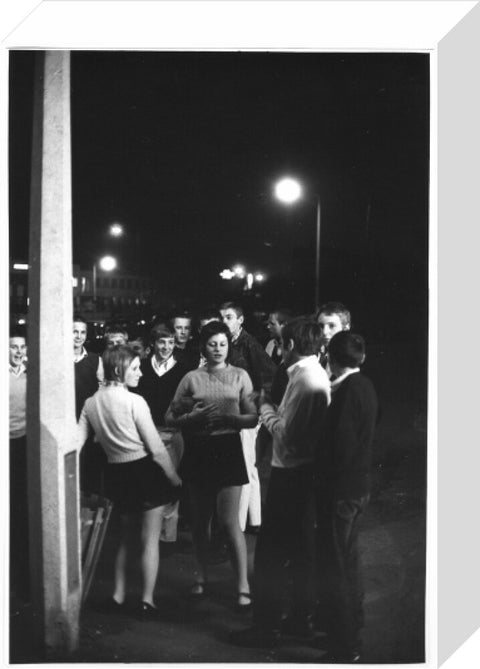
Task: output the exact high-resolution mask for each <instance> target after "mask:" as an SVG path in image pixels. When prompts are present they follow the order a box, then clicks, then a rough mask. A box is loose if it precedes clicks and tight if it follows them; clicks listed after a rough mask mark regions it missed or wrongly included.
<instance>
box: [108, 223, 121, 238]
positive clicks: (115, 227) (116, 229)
mask: <svg viewBox="0 0 480 669" xmlns="http://www.w3.org/2000/svg"><path fill="white" fill-rule="evenodd" d="M109 232H110V234H111V235H112V237H121V236H122V235H123V232H124V230H123V225H122V224H121V223H112V224H111V226H110V227H109Z"/></svg>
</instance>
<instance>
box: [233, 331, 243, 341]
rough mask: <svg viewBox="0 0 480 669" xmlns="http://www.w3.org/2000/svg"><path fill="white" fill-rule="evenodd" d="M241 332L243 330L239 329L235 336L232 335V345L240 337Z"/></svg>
mask: <svg viewBox="0 0 480 669" xmlns="http://www.w3.org/2000/svg"><path fill="white" fill-rule="evenodd" d="M242 332H243V328H240V330H239V331H238V332H237V334H236V335H232V344H233V343H234V342H236V341H237V339H238V338H239V337H240V335H241V334H242Z"/></svg>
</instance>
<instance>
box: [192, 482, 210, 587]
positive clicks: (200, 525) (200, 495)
mask: <svg viewBox="0 0 480 669" xmlns="http://www.w3.org/2000/svg"><path fill="white" fill-rule="evenodd" d="M189 492H190V501H191V513H192V536H193V547H194V550H195V558H196V561H197V574H198V576H197V580H198V582H199V583H206V581H207V577H208V573H207V572H208V551H209V546H210V525H211V521H212V515H213V503H214V499H213V496H212V495H211V494H209V493H208V492H206V491H205V490H204V489H202V488H199V487H198V486H195V485H194V484H191V485H190V486H189Z"/></svg>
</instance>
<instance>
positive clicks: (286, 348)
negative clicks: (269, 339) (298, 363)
mask: <svg viewBox="0 0 480 669" xmlns="http://www.w3.org/2000/svg"><path fill="white" fill-rule="evenodd" d="M280 350H281V352H282V361H283V364H284V365H285V367H287V368H288V367H290V365H292V364H293V362H294V361H295V359H294V358H295V356H294V353H293V346H292V341H291V340H289V341H287V342H284V341H283V339H282V338H280Z"/></svg>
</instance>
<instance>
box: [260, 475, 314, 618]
mask: <svg viewBox="0 0 480 669" xmlns="http://www.w3.org/2000/svg"><path fill="white" fill-rule="evenodd" d="M289 583H290V585H291V600H292V601H291V612H290V613H291V615H292V616H308V615H310V614H311V613H312V611H313V608H314V604H315V588H314V583H315V496H314V486H313V475H312V467H311V466H301V467H295V468H291V469H283V468H280V467H272V470H271V475H270V481H269V485H268V491H267V497H266V501H265V509H264V515H263V520H262V525H261V528H260V533H259V535H258V539H257V545H256V549H255V558H254V574H253V619H254V623H255V625H257V626H259V627H264V628H271V629H274V628H278V627H279V625H280V621H281V618H282V613H283V612H284V610H285V608H286V606H285V603H286V602H285V600H286V593H287V590H288V586H289Z"/></svg>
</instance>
